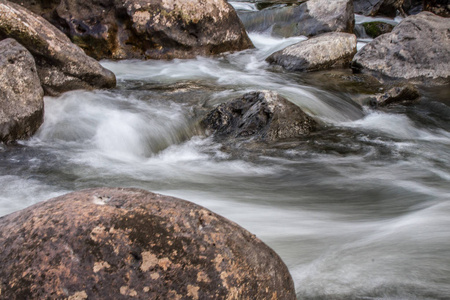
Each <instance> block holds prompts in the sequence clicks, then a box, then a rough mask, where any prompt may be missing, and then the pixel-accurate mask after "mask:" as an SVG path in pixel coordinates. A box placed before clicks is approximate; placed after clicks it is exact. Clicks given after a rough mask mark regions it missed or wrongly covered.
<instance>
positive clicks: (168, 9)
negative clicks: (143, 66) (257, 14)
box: [14, 0, 253, 59]
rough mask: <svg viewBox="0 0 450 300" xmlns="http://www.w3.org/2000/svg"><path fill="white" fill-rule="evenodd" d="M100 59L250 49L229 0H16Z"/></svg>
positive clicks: (187, 55)
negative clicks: (48, 0)
mask: <svg viewBox="0 0 450 300" xmlns="http://www.w3.org/2000/svg"><path fill="white" fill-rule="evenodd" d="M14 2H17V3H20V4H23V5H25V6H26V7H28V8H29V9H32V10H33V11H34V12H36V13H38V14H41V15H43V16H44V17H46V18H47V20H49V21H50V22H52V23H53V24H54V25H55V26H57V27H58V28H59V29H60V30H61V31H63V32H64V33H65V34H66V35H67V36H69V37H70V38H71V39H72V41H73V42H74V43H76V44H77V45H79V46H80V47H82V48H83V49H84V50H85V51H86V53H87V54H88V55H90V56H92V57H94V58H96V59H103V58H112V59H129V58H138V59H171V58H193V57H195V56H197V55H204V56H209V55H215V54H218V53H222V52H227V51H240V50H244V49H248V48H252V47H253V44H252V42H251V40H250V39H249V37H248V36H247V33H246V31H245V29H244V27H243V25H242V23H241V21H240V20H239V18H238V16H237V14H236V12H235V10H234V9H233V7H232V6H231V5H230V4H228V2H227V1H225V0H206V1H203V0H178V1H173V0H133V1H129V0H127V1H111V0H104V1H88V0H74V1H69V0H54V1H51V2H50V3H48V2H41V1H32V0H14Z"/></svg>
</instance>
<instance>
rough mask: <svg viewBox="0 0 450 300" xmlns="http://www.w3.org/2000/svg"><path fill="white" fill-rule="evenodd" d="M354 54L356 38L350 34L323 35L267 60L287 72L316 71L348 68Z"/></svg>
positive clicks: (276, 53) (290, 47) (289, 48)
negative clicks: (338, 67)
mask: <svg viewBox="0 0 450 300" xmlns="http://www.w3.org/2000/svg"><path fill="white" fill-rule="evenodd" d="M355 54H356V36H355V35H354V34H350V33H343V32H331V33H325V34H322V35H319V36H316V37H312V38H310V39H309V40H306V41H302V42H299V43H297V44H294V45H291V46H289V47H287V48H285V49H283V50H280V51H277V52H275V53H273V54H272V55H270V56H269V57H268V58H267V61H268V62H269V63H272V64H277V65H280V66H282V67H284V68H285V69H287V70H295V71H317V70H323V69H330V68H333V67H337V66H346V65H347V66H349V65H350V63H351V61H352V58H353V56H354V55H355Z"/></svg>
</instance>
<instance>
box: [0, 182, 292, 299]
mask: <svg viewBox="0 0 450 300" xmlns="http://www.w3.org/2000/svg"><path fill="white" fill-rule="evenodd" d="M0 247H1V249H2V251H1V252H0V264H1V268H0V278H1V281H0V291H1V298H2V299H295V292H294V287H293V281H292V278H291V277H290V275H289V272H288V270H287V268H286V266H285V265H284V263H283V262H282V261H281V259H280V258H279V257H278V255H277V254H276V253H275V252H274V251H273V250H271V249H270V248H268V247H267V246H266V245H265V244H264V243H263V242H261V241H260V240H259V239H257V238H256V237H255V236H254V235H252V234H251V233H249V232H247V231H246V230H244V229H243V228H241V227H239V226H238V225H236V224H234V223H233V222H230V221H228V220H227V219H225V218H223V217H221V216H219V215H216V214H214V213H212V212H211V211H209V210H207V209H205V208H203V207H200V206H198V205H196V204H193V203H190V202H187V201H184V200H181V199H176V198H172V197H167V196H162V195H159V194H153V193H149V192H146V191H143V190H139V189H119V188H100V189H91V190H84V191H80V192H74V193H71V194H67V195H65V196H61V197H58V198H54V199H52V200H49V201H46V202H43V203H39V204H37V205H34V206H32V207H29V208H27V209H25V210H23V211H19V212H16V213H13V214H11V215H8V216H6V217H3V218H0Z"/></svg>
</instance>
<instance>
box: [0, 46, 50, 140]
mask: <svg viewBox="0 0 450 300" xmlns="http://www.w3.org/2000/svg"><path fill="white" fill-rule="evenodd" d="M43 118H44V91H43V90H42V88H41V82H40V81H39V77H38V75H37V71H36V65H35V63H34V59H33V56H32V55H31V53H30V52H28V50H27V49H25V48H24V47H23V46H22V45H20V44H19V43H18V42H16V41H15V40H13V39H6V40H3V41H0V142H6V143H8V142H12V141H14V140H17V139H23V138H27V137H30V136H31V135H32V134H33V133H35V132H36V130H37V129H38V128H39V126H40V125H41V124H42V122H43Z"/></svg>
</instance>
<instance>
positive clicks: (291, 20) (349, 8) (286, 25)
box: [240, 0, 355, 37]
mask: <svg viewBox="0 0 450 300" xmlns="http://www.w3.org/2000/svg"><path fill="white" fill-rule="evenodd" d="M240 17H241V19H242V22H243V23H244V25H245V28H246V29H247V30H248V31H259V32H262V31H268V30H270V31H271V33H272V35H275V36H282V37H291V36H300V35H305V36H314V35H319V34H322V33H326V32H348V33H353V28H354V25H355V18H354V14H353V1H352V0H335V1H328V0H309V1H307V2H305V3H302V4H300V5H297V6H289V7H284V8H276V9H265V10H262V11H257V12H247V13H242V14H241V15H240Z"/></svg>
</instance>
